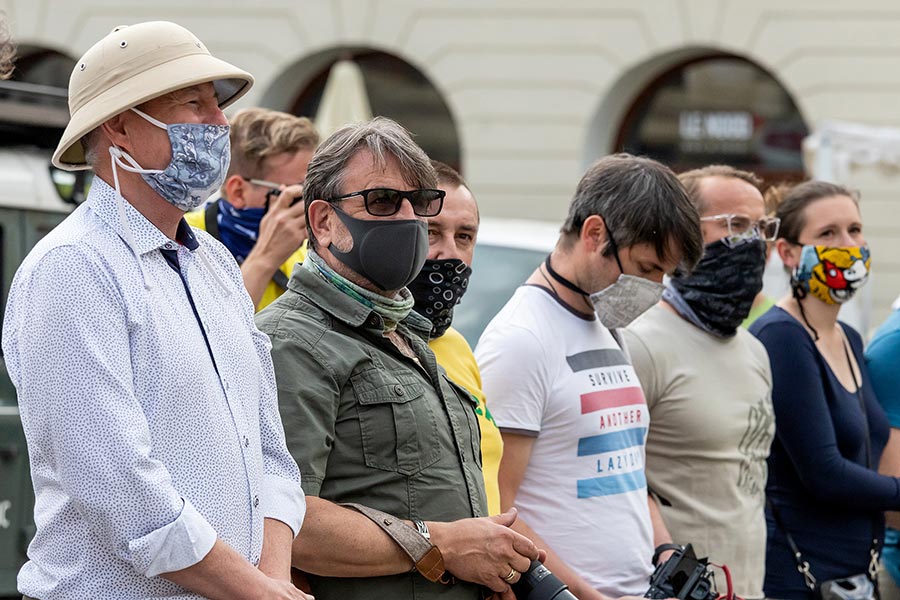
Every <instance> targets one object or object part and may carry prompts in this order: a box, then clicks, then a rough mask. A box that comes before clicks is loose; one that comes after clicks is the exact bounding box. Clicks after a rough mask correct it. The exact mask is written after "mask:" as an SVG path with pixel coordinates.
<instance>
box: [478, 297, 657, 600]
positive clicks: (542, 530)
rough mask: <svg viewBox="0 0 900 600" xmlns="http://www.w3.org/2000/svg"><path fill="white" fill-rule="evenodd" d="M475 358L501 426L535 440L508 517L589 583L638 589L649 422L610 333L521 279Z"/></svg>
mask: <svg viewBox="0 0 900 600" xmlns="http://www.w3.org/2000/svg"><path fill="white" fill-rule="evenodd" d="M475 358H476V359H477V360H478V364H479V367H480V368H481V377H482V381H483V384H484V392H485V395H486V397H487V398H489V399H490V407H491V413H492V414H493V415H494V420H495V421H496V422H497V425H498V426H499V427H500V429H501V430H506V431H510V432H512V433H519V434H524V435H533V436H536V439H535V442H534V446H533V448H532V452H531V457H530V460H529V463H528V467H527V468H526V471H525V476H524V478H523V479H522V483H521V485H520V486H519V490H518V493H517V494H516V501H515V506H516V507H517V508H518V509H519V517H520V518H521V519H522V520H523V521H525V522H526V523H527V524H528V525H530V526H531V527H532V528H533V529H534V530H535V532H537V534H538V535H540V536H541V537H542V538H543V539H544V541H545V542H546V543H547V545H548V546H549V547H550V548H551V549H552V550H553V551H554V552H556V554H558V555H559V557H560V558H561V559H562V560H563V561H564V562H565V563H566V564H567V565H569V566H570V567H571V568H573V569H574V570H575V572H576V573H578V575H580V576H581V577H583V578H584V579H585V580H586V581H588V582H589V583H590V584H591V585H592V586H593V587H594V588H595V589H596V590H598V591H600V592H602V593H604V594H607V595H610V596H614V597H617V596H622V595H625V594H630V595H643V594H644V592H646V591H647V587H648V581H649V576H650V573H651V572H652V570H653V569H652V565H651V563H650V560H651V558H652V555H653V529H652V525H651V523H650V514H649V510H648V507H647V483H646V479H645V476H644V443H645V440H646V436H647V429H648V427H649V424H650V419H649V413H648V411H647V405H646V403H645V402H644V395H643V392H642V391H641V387H640V384H639V383H638V379H637V376H636V375H635V372H634V369H633V368H632V366H631V364H630V361H629V359H628V357H627V355H626V354H625V353H624V352H623V351H622V349H621V348H620V347H619V344H618V343H617V342H616V340H615V338H613V336H612V334H611V333H610V332H609V330H608V329H606V328H605V327H603V326H602V325H601V324H600V322H599V321H598V320H596V319H590V320H589V319H586V318H584V317H582V316H579V315H577V314H575V313H574V312H572V311H571V310H570V309H569V308H567V307H566V306H564V305H563V304H561V303H560V302H559V301H558V300H557V299H556V298H555V297H554V296H552V295H551V294H550V292H549V291H547V290H545V289H544V288H540V287H537V286H530V285H526V286H522V287H520V288H519V289H518V290H516V292H515V294H514V295H513V297H512V298H511V299H510V301H509V302H508V303H507V304H506V306H504V307H503V309H502V310H501V311H500V312H499V313H498V314H497V316H496V317H494V320H493V321H491V323H490V324H489V325H488V327H487V329H486V330H485V332H484V334H483V335H482V336H481V339H480V340H479V342H478V347H477V348H476V350H475Z"/></svg>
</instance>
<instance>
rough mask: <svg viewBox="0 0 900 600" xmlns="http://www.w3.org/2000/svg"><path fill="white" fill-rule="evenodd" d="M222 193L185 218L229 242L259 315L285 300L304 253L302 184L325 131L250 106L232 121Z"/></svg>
mask: <svg viewBox="0 0 900 600" xmlns="http://www.w3.org/2000/svg"><path fill="white" fill-rule="evenodd" d="M230 138H231V140H230V141H231V164H230V166H229V168H228V174H227V176H226V179H225V183H223V184H222V188H221V190H220V195H219V197H218V198H213V199H212V200H211V201H210V202H209V203H207V204H206V205H205V206H203V207H201V208H199V209H198V210H195V211H193V212H190V213H188V214H187V215H186V216H185V220H186V221H187V222H188V224H189V225H191V226H192V227H197V228H198V229H202V230H204V231H206V232H208V233H209V234H210V235H212V236H213V237H214V238H216V239H217V240H219V241H220V242H222V243H223V244H225V247H226V248H228V250H229V251H230V252H231V254H232V256H234V258H235V260H237V262H238V264H239V265H240V266H241V277H242V278H243V279H244V287H246V288H247V292H248V293H249V294H250V298H251V299H252V300H253V305H254V306H255V307H256V310H258V311H259V310H262V309H263V308H265V307H266V306H268V305H269V304H271V303H272V301H273V300H275V298H277V297H278V296H280V295H281V294H282V293H283V292H284V290H285V288H286V286H287V282H288V277H290V275H291V271H292V270H293V269H294V265H296V264H297V263H301V262H303V259H304V258H305V256H306V246H305V242H306V217H305V215H304V210H303V203H302V202H299V200H300V199H301V198H302V197H303V181H304V179H305V178H306V168H307V165H308V164H309V159H310V158H312V155H313V152H314V151H315V149H316V146H317V145H318V143H319V134H318V132H316V129H315V127H314V126H313V124H312V122H311V121H310V120H309V119H307V118H305V117H297V116H294V115H291V114H288V113H284V112H279V111H275V110H269V109H265V108H245V109H243V110H241V111H238V112H237V113H235V115H234V117H233V118H232V119H231V134H230Z"/></svg>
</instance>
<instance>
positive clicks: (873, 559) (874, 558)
mask: <svg viewBox="0 0 900 600" xmlns="http://www.w3.org/2000/svg"><path fill="white" fill-rule="evenodd" d="M841 340H842V342H843V345H844V356H846V357H847V366H848V367H850V376H851V377H852V378H853V385H854V386H856V399H857V400H858V401H859V409H860V410H861V411H862V420H863V428H864V429H865V439H866V468H867V469H871V468H872V440H871V438H870V434H869V413H868V412H867V411H866V402H865V400H863V395H862V381H858V380H857V379H856V370H855V369H854V368H853V361H852V360H850V350H849V348H848V346H849V345H850V341H849V340H848V339H847V335H846V334H845V333H844V330H843V328H841ZM860 368H862V367H860ZM860 375H862V372H860ZM877 519H878V517H877V516H876V517H873V518H872V546H871V547H870V548H869V569H868V575H869V579H870V580H872V581H873V582H874V581H875V580H876V577H877V576H878V554H879V553H878V523H877Z"/></svg>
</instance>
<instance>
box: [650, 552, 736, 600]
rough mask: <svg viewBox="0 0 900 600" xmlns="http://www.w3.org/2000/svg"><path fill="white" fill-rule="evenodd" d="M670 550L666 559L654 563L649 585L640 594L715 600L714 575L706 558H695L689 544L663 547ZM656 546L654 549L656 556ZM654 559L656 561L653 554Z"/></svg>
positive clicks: (694, 599)
mask: <svg viewBox="0 0 900 600" xmlns="http://www.w3.org/2000/svg"><path fill="white" fill-rule="evenodd" d="M669 549H672V550H674V552H673V553H672V556H670V557H669V560H667V561H666V562H664V563H662V564H657V565H656V570H655V571H653V575H651V576H650V589H648V590H647V593H646V594H644V598H656V599H661V598H678V599H679V600H716V598H717V597H718V595H719V594H718V592H716V584H715V578H714V575H713V572H712V570H711V569H710V568H709V561H708V560H707V559H705V558H697V555H696V554H694V549H693V547H691V545H690V544H688V545H687V546H675V545H669V546H667V547H665V548H664V549H663V551H665V550H669ZM659 552H660V550H657V556H658V554H659ZM653 562H654V563H656V560H655V557H654V561H653Z"/></svg>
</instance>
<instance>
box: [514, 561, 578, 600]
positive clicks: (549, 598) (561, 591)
mask: <svg viewBox="0 0 900 600" xmlns="http://www.w3.org/2000/svg"><path fill="white" fill-rule="evenodd" d="M512 589H513V592H515V594H516V598H517V600H578V598H576V597H575V596H574V595H573V594H572V592H570V591H569V587H568V586H567V585H566V584H564V583H563V582H562V581H560V579H559V577H557V576H556V575H554V574H553V573H551V572H550V569H548V568H547V567H545V566H544V565H543V564H541V563H540V562H539V561H536V560H533V561H531V566H530V567H529V568H528V570H527V571H525V572H524V573H522V577H521V578H520V579H519V581H517V582H516V583H515V584H514V585H513V586H512Z"/></svg>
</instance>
